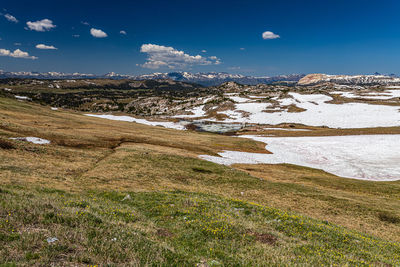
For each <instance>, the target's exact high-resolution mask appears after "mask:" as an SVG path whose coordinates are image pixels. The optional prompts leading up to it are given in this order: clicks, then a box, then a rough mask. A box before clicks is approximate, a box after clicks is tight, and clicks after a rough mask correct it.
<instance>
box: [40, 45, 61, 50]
mask: <svg viewBox="0 0 400 267" xmlns="http://www.w3.org/2000/svg"><path fill="white" fill-rule="evenodd" d="M36 48H37V49H46V50H56V49H57V48H56V47H54V46H52V45H45V44H37V45H36Z"/></svg>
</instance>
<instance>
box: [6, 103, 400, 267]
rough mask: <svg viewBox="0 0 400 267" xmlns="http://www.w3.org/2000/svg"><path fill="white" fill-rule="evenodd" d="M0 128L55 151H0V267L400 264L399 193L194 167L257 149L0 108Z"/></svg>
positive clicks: (274, 171)
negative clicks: (13, 266) (10, 266)
mask: <svg viewBox="0 0 400 267" xmlns="http://www.w3.org/2000/svg"><path fill="white" fill-rule="evenodd" d="M0 119H1V125H0V137H1V136H4V137H10V136H25V135H31V136H38V137H42V138H47V139H50V140H51V141H52V145H49V146H38V145H34V144H29V143H24V142H18V141H13V145H14V146H15V149H11V150H6V149H0V158H1V159H2V160H1V161H0V179H1V191H0V219H1V221H0V226H1V228H0V246H2V247H3V248H4V249H3V250H1V253H2V254H1V255H0V258H1V259H2V261H3V262H16V263H18V264H31V263H42V264H49V263H53V262H64V263H74V264H98V263H115V264H132V265H135V264H166V265H173V264H175V265H178V264H179V265H191V266H193V265H194V264H196V263H199V262H207V263H208V264H209V265H213V264H215V265H217V264H219V263H220V264H225V265H234V264H236V265H239V264H240V265H257V264H265V263H269V264H271V265H273V264H275V265H281V264H284V263H286V264H314V265H321V264H325V265H331V264H344V263H350V264H352V263H353V264H364V263H365V264H367V263H369V264H374V265H384V264H385V263H386V264H392V265H396V264H400V259H399V255H400V245H399V243H396V242H391V241H389V240H392V241H399V236H400V219H399V218H400V214H399V210H400V199H399V198H398V196H399V193H400V184H399V183H398V182H392V183H374V182H365V181H357V180H351V179H343V178H338V177H335V176H333V175H329V174H326V173H324V172H321V171H318V170H313V169H309V168H302V167H297V166H291V165H238V166H236V168H237V169H241V170H243V171H239V170H235V169H231V168H229V167H225V166H220V165H216V164H213V163H210V162H206V161H202V160H199V159H197V158H196V155H198V154H203V153H210V154H214V153H216V152H218V151H219V150H220V149H232V150H243V151H254V152H260V151H262V150H263V146H264V145H263V144H260V143H256V142H253V141H250V140H245V139H241V138H231V137H226V136H218V135H211V134H204V133H203V134H199V133H190V132H179V131H174V130H168V129H163V128H158V127H157V128H152V127H147V126H143V125H138V124H133V123H124V122H113V121H107V120H101V119H95V118H87V117H84V116H81V115H79V114H77V113H69V112H61V111H57V112H54V111H51V110H49V108H48V107H40V106H38V105H34V104H26V103H21V102H18V101H14V100H10V99H4V98H0ZM246 172H247V173H249V174H251V175H249V174H247V173H246ZM260 178H261V179H260ZM127 194H129V195H130V199H127V200H123V198H124V197H125V196H126V195H127ZM270 207H275V208H279V209H274V208H270ZM285 210H286V211H285ZM288 210H292V212H294V213H291V212H287V211H288ZM300 214H304V215H308V216H311V217H314V218H317V220H314V219H309V217H303V216H301V215H300ZM333 223H336V224H337V225H343V226H346V227H347V228H343V227H341V226H336V225H335V224H333ZM360 232H365V233H366V234H361V233H360ZM53 236H56V237H57V238H58V239H59V241H56V242H55V243H54V244H48V243H47V242H46V238H48V237H53ZM373 236H375V237H373ZM114 238H115V239H114ZM385 240H387V241H385Z"/></svg>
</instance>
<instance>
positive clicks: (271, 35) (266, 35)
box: [262, 31, 280, 40]
mask: <svg viewBox="0 0 400 267" xmlns="http://www.w3.org/2000/svg"><path fill="white" fill-rule="evenodd" d="M262 38H263V39H264V40H269V39H277V38H280V36H279V35H278V34H275V33H273V32H270V31H266V32H263V34H262Z"/></svg>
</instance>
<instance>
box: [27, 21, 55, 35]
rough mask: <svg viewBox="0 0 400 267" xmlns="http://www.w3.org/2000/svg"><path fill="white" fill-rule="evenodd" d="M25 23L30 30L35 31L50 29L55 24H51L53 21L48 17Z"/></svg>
mask: <svg viewBox="0 0 400 267" xmlns="http://www.w3.org/2000/svg"><path fill="white" fill-rule="evenodd" d="M26 25H27V26H28V28H29V29H30V30H32V31H37V32H45V31H50V30H51V29H53V28H55V27H56V25H53V21H51V20H49V19H42V20H38V21H35V22H32V21H28V22H27V23H26Z"/></svg>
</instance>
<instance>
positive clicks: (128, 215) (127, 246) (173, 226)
mask: <svg viewBox="0 0 400 267" xmlns="http://www.w3.org/2000/svg"><path fill="white" fill-rule="evenodd" d="M128 194H129V196H130V197H129V198H126V196H127V195H128ZM0 205H1V206H0V207H1V221H0V246H1V247H2V250H1V252H0V253H1V254H0V258H1V260H0V263H2V264H4V263H14V264H17V265H30V264H36V265H50V264H61V263H63V264H92V265H95V264H109V265H110V264H111V265H126V264H131V265H166V266H171V265H180V266H195V265H196V264H197V263H201V262H203V263H207V264H208V265H211V266H213V265H215V266H219V265H223V266H234V265H236V266H237V265H246V266H256V265H270V266H274V265H275V266H281V265H284V264H285V265H314V266H323V265H325V266H332V265H346V264H347V265H349V264H350V265H358V266H368V265H382V266H383V265H385V264H389V265H392V266H396V265H399V264H400V243H396V242H388V241H385V240H381V239H378V238H374V237H371V236H368V235H365V234H361V233H358V232H355V231H350V230H348V229H346V228H343V227H339V226H336V225H333V224H330V223H327V222H323V221H318V220H313V219H310V218H307V217H303V216H299V215H296V214H294V213H288V212H285V211H282V210H278V209H274V208H271V207H267V206H263V205H259V204H256V203H249V202H246V201H243V200H235V199H229V198H223V197H219V196H216V195H213V194H204V193H188V192H183V191H172V192H171V191H153V192H129V193H126V192H124V193H120V192H113V191H111V192H110V191H108V192H101V191H87V192H80V193H67V192H63V191H62V190H52V189H49V188H36V189H26V188H24V187H14V186H2V187H1V191H0ZM49 237H57V238H58V241H56V242H54V243H52V244H49V243H48V242H47V241H46V239H47V238H49Z"/></svg>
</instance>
